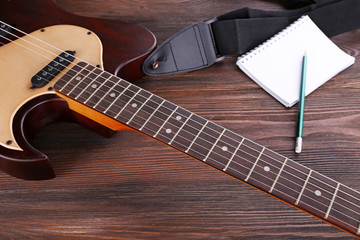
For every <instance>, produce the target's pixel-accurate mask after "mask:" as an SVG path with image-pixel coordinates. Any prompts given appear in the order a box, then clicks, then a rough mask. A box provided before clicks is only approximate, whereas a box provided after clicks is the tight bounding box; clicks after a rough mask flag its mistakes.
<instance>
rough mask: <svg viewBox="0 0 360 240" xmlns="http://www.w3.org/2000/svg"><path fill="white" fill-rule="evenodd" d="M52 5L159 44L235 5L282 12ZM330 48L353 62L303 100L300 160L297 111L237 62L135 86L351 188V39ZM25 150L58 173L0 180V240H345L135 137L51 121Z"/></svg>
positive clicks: (357, 70)
mask: <svg viewBox="0 0 360 240" xmlns="http://www.w3.org/2000/svg"><path fill="white" fill-rule="evenodd" d="M58 3H59V5H60V6H61V7H62V8H64V9H66V10H68V11H71V12H72V13H76V14H80V15H84V16H96V17H105V18H113V19H118V20H121V21H126V22H130V23H135V24H139V25H141V26H144V27H146V28H148V29H149V30H151V31H152V32H153V33H154V34H155V35H156V37H157V38H158V42H159V43H161V42H162V41H164V40H165V39H166V38H167V37H169V36H171V35H172V34H174V33H176V32H177V31H178V30H180V29H181V28H183V27H185V26H187V25H189V24H191V23H193V22H197V21H201V20H205V19H209V18H212V17H214V16H217V15H220V14H222V13H225V12H228V11H230V10H234V9H237V8H241V7H245V6H250V7H256V8H261V9H281V7H279V5H277V4H276V3H275V2H273V1H250V0H249V1H217V0H200V1H181V0H178V1H163V0H156V1H142V0H140V1H125V0H123V1H121V0H109V1H104V0H103V1H100V0H91V1H90V0H79V1H70V0H58ZM34 21H36V19H34ZM115 40H116V39H115ZM332 40H333V41H334V42H335V43H336V44H337V45H338V46H340V47H341V48H342V49H343V50H345V51H346V52H347V53H349V54H351V55H352V56H355V57H356V60H357V62H356V63H355V64H354V65H353V66H351V67H350V68H348V69H346V70H345V71H344V72H342V73H341V74H339V75H338V76H336V77H334V78H333V79H331V80H330V81H329V82H327V83H326V84H324V85H323V86H321V87H320V88H319V89H318V90H316V91H315V92H314V93H312V94H311V95H310V96H308V97H307V98H306V111H305V122H304V149H303V152H302V153H301V154H299V155H296V154H295V153H294V150H293V149H294V135H295V131H296V119H297V105H295V107H293V108H290V109H287V108H285V107H283V106H282V105H281V104H280V103H278V102H277V101H276V100H274V99H273V98H272V97H271V96H269V95H268V94H267V93H266V92H265V91H264V90H262V89H261V88H260V87H259V86H257V85H256V84H255V83H254V82H253V81H251V80H250V79H249V78H248V77H247V76H246V75H245V74H244V73H242V72H241V71H240V70H239V69H238V68H237V67H236V66H235V60H236V58H235V57H229V58H227V59H225V60H224V61H222V62H220V63H217V64H215V65H214V66H212V67H210V68H207V69H203V70H200V71H196V72H191V73H185V74H181V75H174V76H164V77H146V78H144V79H142V80H139V81H137V82H136V84H138V85H139V86H141V87H143V88H145V89H147V90H150V91H152V92H154V93H156V94H158V95H160V96H162V97H164V98H165V99H167V100H170V101H172V102H174V103H176V104H178V105H180V106H182V107H185V108H187V109H189V110H191V111H193V112H195V113H197V114H200V115H202V116H204V117H206V118H208V119H211V120H213V121H214V122H216V123H219V124H221V125H222V126H224V127H227V128H229V129H231V130H233V131H235V132H237V133H240V134H242V135H244V136H245V137H247V138H250V139H252V140H255V141H257V142H258V143H260V144H262V145H264V146H266V147H268V148H270V149H273V150H275V151H277V152H279V153H281V154H283V155H285V156H287V157H290V158H292V159H293V160H296V161H298V162H300V163H302V164H305V165H306V166H308V167H310V168H312V169H314V170H316V171H319V172H321V173H323V174H325V175H327V176H329V177H331V178H333V179H334V180H337V181H340V182H341V183H343V184H345V185H347V186H350V187H352V188H354V189H356V190H360V184H359V173H360V131H359V127H360V126H359V125H360V123H359V120H360V106H359V103H360V97H359V96H360V87H359V86H360V84H359V83H358V81H359V80H360V64H359V63H358V61H359V58H360V57H359V55H360V41H359V40H360V31H353V32H349V33H346V34H342V35H340V36H337V37H334V38H332ZM34 146H35V147H36V148H37V149H39V150H40V151H42V152H44V153H46V154H47V155H48V156H49V157H50V158H51V159H52V163H53V166H54V168H55V171H56V173H57V177H56V178H55V179H52V180H46V181H24V180H19V179H15V178H13V177H10V176H8V175H6V174H4V173H0V181H1V184H0V239H280V238H281V239H325V238H326V239H354V237H352V236H350V235H348V234H347V233H344V232H342V231H340V230H338V229H336V228H334V227H332V226H330V225H328V224H326V223H324V222H322V221H320V220H317V219H316V218H314V217H312V216H310V215H308V214H305V213H303V212H301V211H299V210H297V209H295V208H293V207H290V206H288V205H286V204H284V203H282V202H280V201H278V200H276V199H274V198H272V197H270V196H268V195H266V194H264V193H262V192H259V191H257V190H255V189H253V188H251V187H248V186H247V185H245V184H243V183H241V182H239V181H237V180H235V179H233V178H231V177H229V176H227V175H225V174H222V173H220V172H218V171H216V170H214V169H212V168H210V167H208V166H206V165H204V164H202V163H201V162H198V161H196V160H194V159H191V158H189V157H187V156H185V155H183V154H181V153H179V152H177V151H175V150H173V149H171V148H169V147H167V146H164V145H162V144H161V143H158V142H156V141H155V140H152V139H150V138H147V137H145V136H143V135H140V134H137V133H133V132H119V133H117V134H116V135H115V136H113V137H112V138H109V139H107V138H103V137H101V136H99V135H97V134H95V133H93V132H90V131H89V130H87V129H84V128H82V127H81V126H79V125H75V124H70V123H58V124H53V125H50V126H48V127H46V128H44V129H43V130H41V131H40V132H39V133H38V135H37V136H36V137H35V140H34Z"/></svg>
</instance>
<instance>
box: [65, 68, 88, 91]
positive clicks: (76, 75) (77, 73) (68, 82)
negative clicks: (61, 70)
mask: <svg viewBox="0 0 360 240" xmlns="http://www.w3.org/2000/svg"><path fill="white" fill-rule="evenodd" d="M88 65H89V64H87V65H86V66H84V67H82V69H84V68H85V67H87V66H88ZM76 66H78V65H76ZM75 73H76V74H75V75H74V76H73V77H72V78H71V79H70V80H68V81H67V82H66V83H65V85H64V86H63V87H62V88H61V89H60V90H59V91H62V90H64V88H65V87H67V85H68V84H70V82H71V81H72V80H74V79H75V78H76V77H78V76H79V74H80V73H81V72H80V71H79V72H76V71H75ZM82 80H83V79H81V81H82ZM79 82H80V81H79ZM75 87H76V86H75ZM75 87H74V88H75ZM67 95H68V94H67Z"/></svg>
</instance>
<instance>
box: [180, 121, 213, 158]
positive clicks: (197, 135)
mask: <svg viewBox="0 0 360 240" xmlns="http://www.w3.org/2000/svg"><path fill="white" fill-rule="evenodd" d="M208 123H209V121H206V123H205V124H204V125H203V126H202V127H201V129H200V131H199V132H198V133H197V134H196V136H195V138H194V140H192V142H191V143H190V146H189V147H188V148H187V149H186V150H185V152H186V153H188V152H189V150H190V148H191V147H192V146H193V145H194V143H195V141H196V139H197V138H198V137H199V136H200V134H201V133H202V131H203V130H204V128H205V127H206V125H207V124H208Z"/></svg>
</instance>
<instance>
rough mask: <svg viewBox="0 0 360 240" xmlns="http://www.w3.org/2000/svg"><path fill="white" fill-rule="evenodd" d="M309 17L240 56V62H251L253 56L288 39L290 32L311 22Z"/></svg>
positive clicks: (301, 19)
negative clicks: (285, 38)
mask: <svg viewBox="0 0 360 240" xmlns="http://www.w3.org/2000/svg"><path fill="white" fill-rule="evenodd" d="M309 19H310V18H309V16H308V15H304V16H302V17H300V18H299V19H297V20H296V21H295V22H293V23H292V24H290V25H289V26H287V27H286V28H284V29H283V30H282V31H280V32H278V33H277V34H275V35H274V36H273V37H271V38H269V39H268V40H266V41H265V42H263V43H262V44H260V45H258V46H257V47H255V48H254V49H252V50H251V51H249V52H247V53H245V54H244V55H242V56H240V57H239V59H238V61H240V62H241V63H242V64H243V63H245V62H246V61H249V59H251V58H252V57H253V56H255V55H258V54H260V53H261V52H262V51H264V50H265V49H266V48H268V47H269V46H270V45H272V44H274V43H276V42H278V41H280V40H281V39H283V38H284V37H286V36H287V35H288V34H289V33H290V32H292V31H293V30H295V29H296V28H298V27H299V26H301V25H302V24H303V23H305V22H307V21H308V20H309Z"/></svg>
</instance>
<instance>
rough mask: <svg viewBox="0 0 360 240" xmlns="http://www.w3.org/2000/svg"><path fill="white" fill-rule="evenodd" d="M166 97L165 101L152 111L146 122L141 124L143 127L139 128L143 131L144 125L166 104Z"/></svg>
mask: <svg viewBox="0 0 360 240" xmlns="http://www.w3.org/2000/svg"><path fill="white" fill-rule="evenodd" d="M164 102H165V99H163V101H162V102H161V103H160V104H159V106H157V108H156V109H155V110H154V111H153V112H152V113H151V115H150V117H148V119H146V121H145V123H144V124H143V125H142V126H141V128H139V130H140V131H141V130H142V129H143V128H144V126H145V125H146V124H147V123H148V121H149V120H150V119H151V118H152V116H154V114H155V113H156V112H157V111H158V110H159V108H160V107H161V106H162V105H163V104H164Z"/></svg>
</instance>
